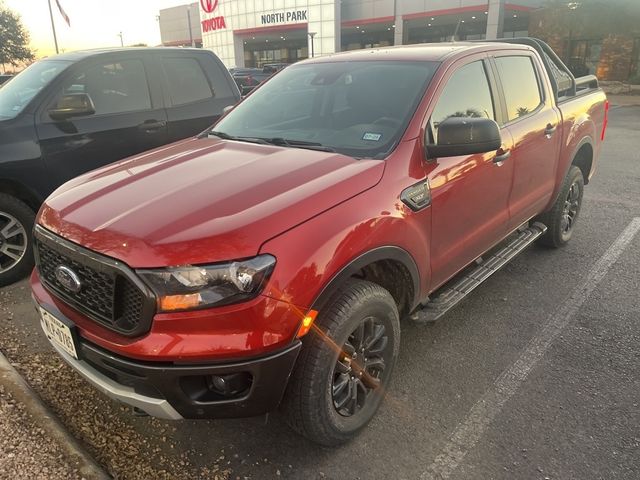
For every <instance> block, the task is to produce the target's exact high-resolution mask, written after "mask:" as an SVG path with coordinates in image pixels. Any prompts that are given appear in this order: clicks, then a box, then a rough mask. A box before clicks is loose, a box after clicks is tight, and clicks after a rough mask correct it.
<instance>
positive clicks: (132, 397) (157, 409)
mask: <svg viewBox="0 0 640 480" xmlns="http://www.w3.org/2000/svg"><path fill="white" fill-rule="evenodd" d="M43 308H45V309H46V310H48V311H50V312H51V313H52V314H54V315H55V316H56V317H58V318H60V319H63V320H66V321H67V322H69V323H71V322H70V321H69V320H68V319H67V318H66V317H64V315H63V314H62V313H61V312H60V311H59V310H57V309H55V308H54V307H51V306H43ZM76 338H79V340H78V345H76V350H77V352H78V360H76V359H75V358H73V357H71V356H70V355H69V354H67V353H66V352H64V351H63V350H61V349H60V348H59V347H57V346H56V345H54V344H52V345H53V347H54V348H55V349H56V351H57V352H58V354H60V356H61V357H62V358H63V359H64V360H65V362H66V363H68V364H69V365H70V366H71V367H73V368H74V369H75V370H76V371H77V372H78V373H79V374H80V375H81V376H83V377H84V378H85V379H86V380H87V381H88V382H89V383H91V384H92V385H93V386H94V387H95V388H97V389H98V390H100V391H101V392H103V393H104V394H106V395H107V396H109V397H111V398H113V399H114V400H117V401H120V402H122V403H125V404H127V405H130V406H132V407H136V408H138V409H140V410H143V411H144V412H146V413H147V414H149V415H152V416H154V417H158V418H164V419H169V420H178V419H182V418H229V417H249V416H254V415H260V414H263V413H266V412H270V411H272V410H274V409H275V408H277V406H278V404H279V403H280V400H281V399H282V396H283V394H284V391H285V388H286V386H287V383H288V380H289V376H290V374H291V371H292V370H293V366H294V364H295V361H296V359H297V357H298V353H299V351H300V347H301V343H300V341H299V340H296V341H295V342H294V343H292V344H291V345H290V346H289V347H287V348H285V349H284V350H281V351H279V352H277V353H275V354H271V355H269V356H264V357H261V358H252V359H249V360H237V361H227V362H225V363H214V364H201V363H198V364H191V363H172V362H143V361H137V360H130V359H126V358H123V357H121V356H118V355H115V354H113V353H111V352H109V351H107V350H104V349H103V348H100V347H98V346H96V345H94V344H91V343H89V342H87V341H86V340H85V339H82V338H80V337H79V336H76ZM234 374H237V375H240V376H241V378H242V379H245V380H248V381H247V388H246V389H244V390H241V391H239V392H237V393H236V394H233V395H230V396H224V395H222V394H220V393H219V392H216V391H215V390H212V389H211V382H210V381H209V380H210V379H211V378H212V376H214V375H216V376H223V377H226V378H229V376H233V375H234Z"/></svg>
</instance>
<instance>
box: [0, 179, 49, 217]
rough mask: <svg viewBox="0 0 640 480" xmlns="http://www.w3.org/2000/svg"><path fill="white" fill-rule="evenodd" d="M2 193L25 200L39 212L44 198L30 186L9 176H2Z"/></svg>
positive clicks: (0, 187)
mask: <svg viewBox="0 0 640 480" xmlns="http://www.w3.org/2000/svg"><path fill="white" fill-rule="evenodd" d="M0 193H6V194H7V195H11V196H12V197H15V198H17V199H19V200H21V201H23V202H24V203H26V204H27V205H28V206H29V208H31V209H32V210H33V211H34V212H37V211H38V210H39V209H40V205H41V204H42V200H41V199H40V198H39V197H38V195H36V194H35V193H34V192H33V191H32V190H31V189H30V188H28V187H27V186H25V185H23V184H22V183H20V182H17V181H15V180H11V179H8V178H0Z"/></svg>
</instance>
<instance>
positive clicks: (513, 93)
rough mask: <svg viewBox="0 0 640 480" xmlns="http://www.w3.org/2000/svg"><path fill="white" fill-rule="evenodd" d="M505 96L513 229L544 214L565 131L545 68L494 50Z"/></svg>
mask: <svg viewBox="0 0 640 480" xmlns="http://www.w3.org/2000/svg"><path fill="white" fill-rule="evenodd" d="M492 62H493V65H494V68H495V71H496V73H497V77H498V84H499V86H500V88H501V90H502V92H503V95H504V96H503V98H504V112H503V118H504V123H503V125H502V126H503V127H504V128H507V129H508V130H509V132H510V133H511V136H512V138H513V142H514V148H513V151H512V155H511V161H512V162H513V164H514V168H515V171H514V176H513V188H512V190H511V195H510V197H509V210H510V213H511V221H510V226H511V227H512V228H516V227H518V226H519V225H520V224H522V223H523V222H525V221H527V220H529V219H530V218H531V217H532V216H534V215H536V214H537V213H540V211H541V210H542V209H543V208H544V207H545V205H547V204H548V203H549V201H550V199H551V195H552V193H553V189H554V186H555V178H556V167H557V162H558V156H559V151H560V142H561V139H562V132H561V131H560V129H561V126H560V118H561V117H560V113H559V111H558V109H557V108H556V106H555V104H554V101H553V98H552V95H551V93H550V89H549V86H548V85H547V83H546V82H547V81H548V80H547V79H546V77H544V76H542V75H540V72H542V70H541V69H542V68H543V67H542V65H540V64H539V63H540V62H539V61H538V60H537V57H535V56H534V55H533V54H530V53H529V52H523V51H518V52H517V54H516V53H515V52H514V53H508V52H504V53H503V52H500V53H498V52H496V54H495V56H494V58H493V59H492Z"/></svg>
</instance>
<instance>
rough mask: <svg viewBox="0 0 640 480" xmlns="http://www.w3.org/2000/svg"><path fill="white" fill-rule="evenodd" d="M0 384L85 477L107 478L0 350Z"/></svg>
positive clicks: (88, 479)
mask: <svg viewBox="0 0 640 480" xmlns="http://www.w3.org/2000/svg"><path fill="white" fill-rule="evenodd" d="M0 383H2V384H3V385H4V386H5V387H6V388H7V389H8V390H10V391H11V393H12V395H13V396H14V397H15V398H16V399H17V400H19V401H20V402H22V403H23V404H24V405H25V407H26V409H27V411H28V412H29V413H30V414H31V416H32V418H33V420H34V421H35V422H37V423H38V424H39V425H40V427H41V428H42V429H43V430H44V431H45V432H46V433H47V435H49V436H50V437H52V438H53V439H54V440H55V441H57V442H58V443H59V444H60V445H61V447H62V448H63V449H64V450H65V451H66V453H67V454H68V455H69V457H70V458H71V460H72V461H73V462H74V463H75V465H76V466H77V468H78V470H79V472H80V474H81V475H82V476H83V477H84V478H86V479H87V480H108V479H110V478H111V477H110V476H109V475H107V473H106V472H105V471H104V470H103V469H102V467H100V466H99V465H98V464H97V463H96V462H95V460H93V459H92V458H91V456H90V455H89V454H88V453H87V451H86V450H85V449H84V448H83V447H82V446H81V445H80V443H78V441H77V440H76V439H75V438H74V437H73V436H72V435H71V434H70V433H69V432H68V431H67V429H66V428H65V427H64V426H63V425H62V423H61V422H60V420H58V418H57V417H56V416H55V415H54V414H53V413H52V412H51V411H50V410H49V408H48V407H47V406H46V405H45V404H44V403H43V402H42V400H41V399H40V397H39V396H38V394H36V392H35V391H34V390H33V389H32V388H31V387H30V386H29V385H28V384H27V382H26V381H25V380H24V379H23V378H22V376H20V374H19V373H18V372H17V371H16V369H15V368H13V366H12V365H11V364H10V363H9V361H8V360H7V358H6V357H5V356H4V355H3V354H2V352H0Z"/></svg>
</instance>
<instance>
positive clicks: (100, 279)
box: [35, 227, 155, 336]
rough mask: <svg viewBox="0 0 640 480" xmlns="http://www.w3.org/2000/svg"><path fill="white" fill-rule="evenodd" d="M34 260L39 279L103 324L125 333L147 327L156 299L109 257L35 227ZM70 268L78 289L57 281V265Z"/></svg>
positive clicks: (60, 296)
mask: <svg viewBox="0 0 640 480" xmlns="http://www.w3.org/2000/svg"><path fill="white" fill-rule="evenodd" d="M35 246H36V262H37V266H38V272H39V273H40V278H41V280H42V283H43V284H44V286H45V287H47V289H48V290H50V291H51V292H52V293H53V294H55V296H56V297H58V298H60V299H61V300H63V301H64V302H65V303H67V304H69V305H70V306H71V307H73V308H75V309H76V310H78V311H79V312H80V313H82V314H84V315H86V316H88V317H89V318H91V319H92V320H94V321H96V322H98V323H100V324H102V325H104V326H105V327H107V328H109V329H111V330H114V331H116V332H119V333H122V334H124V335H128V336H134V335H140V334H142V333H145V332H147V331H148V330H149V328H150V326H151V320H152V318H153V314H154V312H155V299H154V297H153V295H152V294H151V292H150V291H149V289H148V288H146V287H145V286H144V284H142V282H141V281H140V280H139V279H137V277H136V276H135V274H134V273H133V272H132V271H131V270H130V269H128V268H127V267H126V266H124V265H122V264H121V263H120V262H117V261H115V260H113V259H111V258H109V257H104V256H102V255H99V254H97V253H95V252H92V251H90V250H86V249H84V248H82V247H80V246H78V245H75V244H73V243H71V242H68V241H66V240H64V239H62V238H60V237H57V236H55V235H53V234H51V233H50V232H47V231H45V230H44V229H42V228H40V227H37V228H36V235H35ZM59 266H64V267H67V268H69V269H71V270H72V271H73V272H74V273H75V274H76V275H77V276H78V279H79V280H80V284H81V288H80V290H79V291H78V292H74V291H71V290H70V289H69V288H68V287H67V286H65V285H63V284H62V283H60V281H59V280H58V278H57V276H56V269H57V268H58V267H59Z"/></svg>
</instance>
